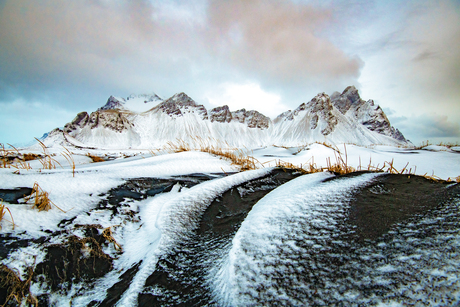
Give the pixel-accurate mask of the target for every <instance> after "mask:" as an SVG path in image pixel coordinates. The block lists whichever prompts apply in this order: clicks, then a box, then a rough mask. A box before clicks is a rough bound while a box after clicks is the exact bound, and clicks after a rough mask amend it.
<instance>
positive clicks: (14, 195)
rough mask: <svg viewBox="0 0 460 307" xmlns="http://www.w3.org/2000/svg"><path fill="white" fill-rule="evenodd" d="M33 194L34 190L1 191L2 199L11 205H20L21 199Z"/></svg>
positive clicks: (0, 197)
mask: <svg viewBox="0 0 460 307" xmlns="http://www.w3.org/2000/svg"><path fill="white" fill-rule="evenodd" d="M31 193H32V188H16V189H0V199H3V201H5V202H7V203H10V204H19V202H18V200H19V199H21V198H24V197H26V196H28V195H30V194H31Z"/></svg>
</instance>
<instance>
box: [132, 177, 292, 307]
mask: <svg viewBox="0 0 460 307" xmlns="http://www.w3.org/2000/svg"><path fill="white" fill-rule="evenodd" d="M299 175H301V174H300V173H296V172H295V171H292V170H283V169H276V170H274V171H273V172H272V173H270V174H269V175H268V176H265V177H263V178H259V179H255V180H253V181H250V182H246V183H244V184H241V185H239V186H235V187H233V188H231V189H230V190H228V191H226V192H225V193H223V194H222V195H221V196H219V197H218V198H216V199H215V200H214V201H213V202H212V203H211V204H210V206H209V207H208V208H207V209H206V211H205V213H204V215H203V218H202V220H201V223H200V227H199V228H198V229H197V230H196V232H195V234H194V235H193V236H192V237H191V238H188V239H187V240H185V241H184V242H182V243H180V244H179V245H178V246H176V247H175V248H174V249H173V250H171V251H170V252H169V253H168V254H166V255H164V256H163V257H161V258H160V260H159V261H158V264H157V268H156V269H155V272H154V273H153V274H152V275H151V276H150V277H148V279H147V281H146V283H145V291H144V292H143V293H140V294H139V297H138V304H139V306H202V305H207V304H210V303H212V298H211V296H210V294H209V289H208V288H207V285H206V281H205V279H206V276H205V275H206V273H205V272H206V271H207V268H208V267H209V266H211V265H212V263H213V262H214V261H216V260H218V259H219V257H220V256H221V253H222V251H223V250H225V247H226V246H228V243H229V242H230V241H231V239H232V237H233V235H234V234H235V233H236V231H237V230H238V229H239V227H240V225H241V223H242V222H243V221H244V219H245V218H246V216H247V214H248V213H249V211H250V210H251V209H252V207H253V206H254V205H255V204H256V203H257V202H258V201H259V200H260V199H261V198H262V197H264V196H265V195H266V194H268V193H269V192H270V191H272V190H273V189H275V188H276V187H278V186H280V185H282V184H284V183H286V182H288V181H289V180H292V179H294V178H296V177H297V176H299Z"/></svg>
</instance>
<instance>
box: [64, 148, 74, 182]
mask: <svg viewBox="0 0 460 307" xmlns="http://www.w3.org/2000/svg"><path fill="white" fill-rule="evenodd" d="M61 155H63V156H64V158H65V159H66V160H67V162H69V165H70V167H71V168H72V177H75V161H74V159H73V155H72V153H71V152H70V150H68V149H67V148H65V147H64V151H63V152H61Z"/></svg>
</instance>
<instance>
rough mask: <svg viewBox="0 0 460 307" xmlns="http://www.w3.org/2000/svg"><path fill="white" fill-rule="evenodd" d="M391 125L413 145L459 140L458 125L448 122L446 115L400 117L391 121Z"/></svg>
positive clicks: (459, 130)
mask: <svg viewBox="0 0 460 307" xmlns="http://www.w3.org/2000/svg"><path fill="white" fill-rule="evenodd" d="M392 124H393V125H395V126H396V127H397V128H399V129H400V131H401V132H402V133H403V134H404V136H405V137H406V138H409V139H410V140H411V141H412V142H414V143H417V142H422V141H424V140H432V141H436V140H438V139H442V138H448V139H458V138H460V125H459V123H457V122H455V121H452V120H450V119H449V117H448V116H446V115H439V114H435V113H434V114H422V115H419V116H410V117H401V118H399V120H395V121H392Z"/></svg>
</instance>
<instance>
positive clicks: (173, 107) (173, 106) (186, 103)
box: [152, 93, 208, 120]
mask: <svg viewBox="0 0 460 307" xmlns="http://www.w3.org/2000/svg"><path fill="white" fill-rule="evenodd" d="M152 111H161V112H163V113H165V114H167V115H169V117H171V118H174V117H181V116H183V115H184V114H186V113H196V114H197V115H199V116H200V117H201V119H203V120H207V119H208V112H207V110H206V108H205V107H204V106H203V105H198V104H196V102H195V101H194V100H193V99H192V98H190V97H189V96H187V95H186V94H185V93H179V94H175V95H174V96H172V97H171V98H169V99H167V100H165V101H163V102H162V103H160V104H159V105H158V106H156V107H155V108H154V109H153V110H152Z"/></svg>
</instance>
